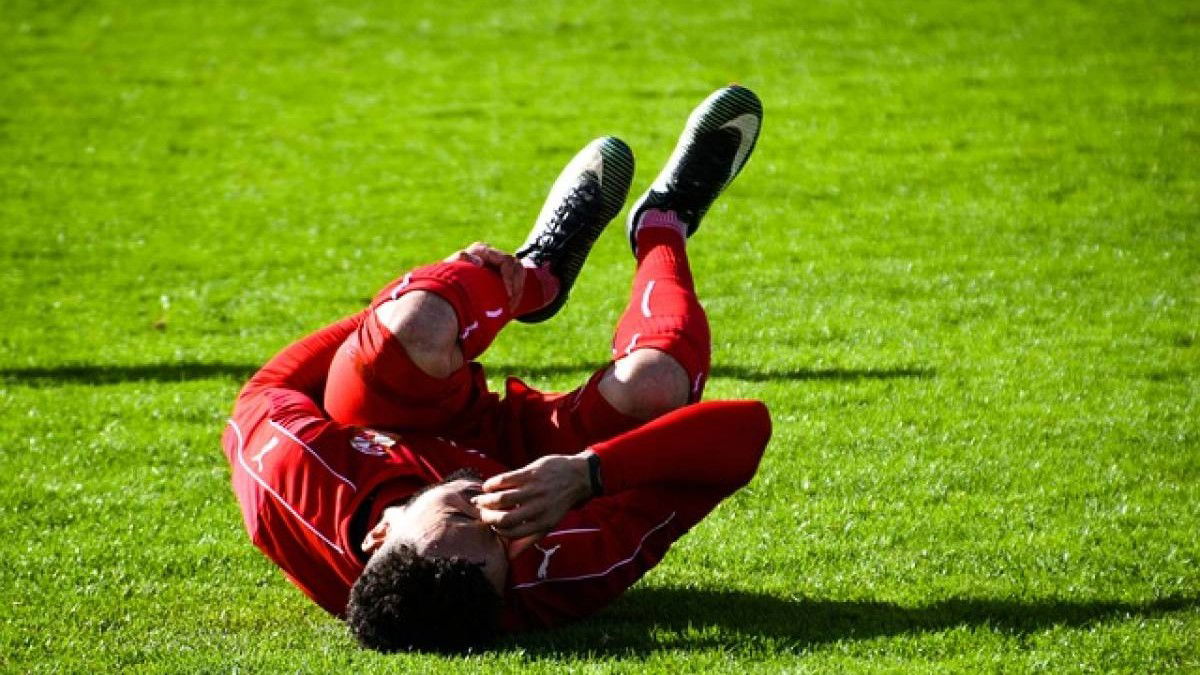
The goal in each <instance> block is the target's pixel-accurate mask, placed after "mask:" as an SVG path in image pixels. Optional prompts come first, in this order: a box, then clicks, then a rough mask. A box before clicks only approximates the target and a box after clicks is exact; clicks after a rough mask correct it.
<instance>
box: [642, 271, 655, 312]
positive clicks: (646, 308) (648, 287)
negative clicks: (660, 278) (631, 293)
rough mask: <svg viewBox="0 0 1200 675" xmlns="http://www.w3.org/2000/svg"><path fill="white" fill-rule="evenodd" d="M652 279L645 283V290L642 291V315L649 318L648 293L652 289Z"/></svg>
mask: <svg viewBox="0 0 1200 675" xmlns="http://www.w3.org/2000/svg"><path fill="white" fill-rule="evenodd" d="M654 281H655V280H654V279H651V280H650V283H648V284H646V290H645V291H643V292H642V316H644V317H646V318H647V319H649V318H650V293H651V292H653V291H654Z"/></svg>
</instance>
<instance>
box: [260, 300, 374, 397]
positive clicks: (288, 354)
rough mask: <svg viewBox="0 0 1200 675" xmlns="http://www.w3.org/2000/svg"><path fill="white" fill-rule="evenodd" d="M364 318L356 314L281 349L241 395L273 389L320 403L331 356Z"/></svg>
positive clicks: (360, 313) (361, 314)
mask: <svg viewBox="0 0 1200 675" xmlns="http://www.w3.org/2000/svg"><path fill="white" fill-rule="evenodd" d="M365 316H366V313H365V312H359V313H358V314H355V315H353V316H349V317H346V318H345V319H342V320H341V321H338V322H337V323H333V324H330V325H328V326H326V327H324V328H322V329H320V330H318V331H316V332H314V333H311V334H309V335H307V336H305V337H303V338H301V339H299V340H297V341H296V342H293V343H292V344H290V345H288V346H287V347H284V348H283V349H282V350H281V351H280V352H279V353H278V354H276V355H275V356H274V357H273V358H272V359H271V360H270V361H268V362H267V363H266V365H264V366H263V367H262V368H260V369H259V371H258V372H257V373H255V374H254V377H252V378H250V381H249V382H248V383H247V384H246V388H245V389H244V390H243V394H245V393H248V392H251V391H255V390H261V389H265V388H271V387H275V388H280V389H291V390H295V391H299V392H301V393H303V394H305V395H306V396H309V397H310V398H314V399H316V400H320V399H321V394H322V392H323V391H324V390H325V378H326V377H327V375H328V374H329V364H330V363H331V362H332V361H333V356H334V354H336V353H337V350H338V348H339V347H340V346H341V345H342V343H343V342H345V341H346V338H347V337H349V336H350V334H351V333H352V332H354V330H355V329H356V328H358V326H359V324H361V323H362V321H363V319H364V318H365Z"/></svg>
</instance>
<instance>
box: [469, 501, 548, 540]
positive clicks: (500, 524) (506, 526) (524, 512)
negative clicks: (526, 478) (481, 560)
mask: <svg viewBox="0 0 1200 675" xmlns="http://www.w3.org/2000/svg"><path fill="white" fill-rule="evenodd" d="M537 512H538V509H537V507H536V506H533V505H530V504H522V505H521V506H518V507H517V508H515V509H512V510H511V511H496V510H494V509H479V519H480V520H481V521H483V523H484V524H485V525H491V526H492V528H493V529H495V530H496V532H498V533H499V534H501V535H503V536H506V537H508V536H514V535H511V534H509V533H508V531H509V530H510V529H512V528H513V527H516V526H518V525H520V524H522V523H524V522H526V521H528V520H531V519H533V518H534V516H535V515H536V514H537Z"/></svg>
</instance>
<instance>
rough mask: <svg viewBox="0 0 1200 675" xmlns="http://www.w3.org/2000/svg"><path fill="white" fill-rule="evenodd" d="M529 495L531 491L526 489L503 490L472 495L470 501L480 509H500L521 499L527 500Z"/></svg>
mask: <svg viewBox="0 0 1200 675" xmlns="http://www.w3.org/2000/svg"><path fill="white" fill-rule="evenodd" d="M531 496H532V494H531V491H530V490H528V489H515V490H504V491H503V492H489V493H486V494H481V495H478V496H476V497H472V498H471V503H473V504H474V505H475V506H476V507H477V508H480V509H492V510H494V511H502V510H508V509H511V508H513V507H515V506H517V505H518V504H520V503H521V502H523V501H529V498H530V497H531Z"/></svg>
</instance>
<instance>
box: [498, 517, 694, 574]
mask: <svg viewBox="0 0 1200 675" xmlns="http://www.w3.org/2000/svg"><path fill="white" fill-rule="evenodd" d="M674 518H675V512H674V511H672V512H671V515H669V516H667V519H666V520H664V521H662V522H661V523H659V524H658V525H655V526H654V527H652V528H650V530H649V531H647V532H646V534H643V535H642V539H641V541H639V542H638V545H637V548H635V549H633V553H630V554H629V557H628V558H625V559H624V560H619V561H617V562H615V563H613V564H612V565H610V566H609V568H608V569H606V570H604V571H603V572H595V573H593V574H580V575H578V576H574V577H555V578H553V579H540V578H539V579H538V580H537V581H527V582H525V583H523V584H517V585H516V586H513V587H512V590H514V591H515V590H519V589H523V588H532V587H534V586H540V585H541V584H544V583H548V582H551V581H582V580H584V579H595V578H596V577H604V576H608V575H609V574H611V573H612V571H613V570H615V569H617V568H618V567H620V566H622V565H627V564H629V563H630V562H632V561H633V559H634V558H636V557H637V554H638V553H641V551H642V546H643V545H645V543H646V539H648V538H649V537H650V535H652V534H654V533H655V532H657V531H659V530H661V529H662V528H664V527H666V525H667V523H669V522H671V520H672V519H674ZM539 550H540V549H539Z"/></svg>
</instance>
